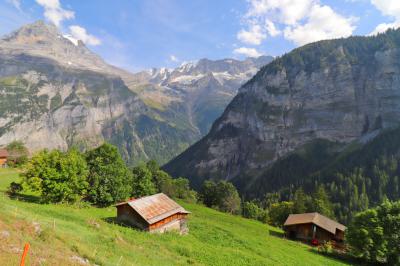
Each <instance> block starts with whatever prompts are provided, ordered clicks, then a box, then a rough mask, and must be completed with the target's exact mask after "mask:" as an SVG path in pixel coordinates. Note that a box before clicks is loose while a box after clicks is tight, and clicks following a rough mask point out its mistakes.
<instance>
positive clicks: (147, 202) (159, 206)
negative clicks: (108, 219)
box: [116, 193, 190, 234]
mask: <svg viewBox="0 0 400 266" xmlns="http://www.w3.org/2000/svg"><path fill="white" fill-rule="evenodd" d="M116 207H117V220H118V221H119V222H122V223H124V224H128V225H131V226H134V227H136V228H139V229H142V230H145V231H149V232H160V233H163V232H166V231H170V230H177V231H179V232H180V233H181V234H185V233H187V232H188V231H189V229H188V227H187V223H186V219H187V215H188V214H189V213H190V212H188V211H186V210H185V209H184V208H183V207H181V206H180V205H179V204H178V203H176V202H175V201H173V200H172V199H170V198H169V197H168V196H167V195H165V194H163V193H159V194H155V195H152V196H147V197H142V198H139V199H131V200H129V201H126V202H122V203H119V204H117V205H116Z"/></svg>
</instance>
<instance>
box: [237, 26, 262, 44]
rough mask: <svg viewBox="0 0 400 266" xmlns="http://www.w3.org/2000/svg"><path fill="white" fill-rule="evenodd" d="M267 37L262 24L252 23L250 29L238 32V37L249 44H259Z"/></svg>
mask: <svg viewBox="0 0 400 266" xmlns="http://www.w3.org/2000/svg"><path fill="white" fill-rule="evenodd" d="M266 37H267V35H266V34H265V31H264V30H263V29H262V28H261V26H260V25H251V26H250V30H248V31H246V30H241V31H239V32H238V34H237V38H238V39H239V40H240V41H241V42H243V43H247V44H253V45H259V44H261V42H262V41H263V40H264V39H265V38H266Z"/></svg>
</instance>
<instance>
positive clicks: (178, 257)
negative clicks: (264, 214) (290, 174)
mask: <svg viewBox="0 0 400 266" xmlns="http://www.w3.org/2000/svg"><path fill="white" fill-rule="evenodd" d="M17 179H18V173H17V172H15V171H14V170H5V169H0V265H4V266H8V265H10V266H11V265H18V261H19V257H20V254H21V251H22V248H23V245H24V243H25V242H27V241H28V242H29V243H30V244H31V249H30V253H29V256H28V263H27V265H79V262H78V260H79V259H87V260H88V261H89V262H90V264H91V265H93V264H98V265H119V266H122V265H127V266H128V265H129V266H130V265H187V264H191V265H231V266H232V265H345V263H344V262H340V261H337V260H334V259H332V258H328V257H324V256H322V255H319V254H317V253H316V252H315V251H314V250H313V249H312V248H310V247H309V246H306V245H303V244H300V243H297V242H293V241H288V240H285V239H282V238H281V237H280V234H281V231H280V230H278V229H275V228H272V227H269V226H266V225H264V224H262V223H259V222H257V221H252V220H247V219H244V218H240V217H235V216H231V215H228V214H223V213H220V212H217V211H214V210H212V209H208V208H205V207H202V206H200V205H195V204H185V203H182V205H183V206H184V207H185V208H187V209H188V210H190V211H191V212H192V215H191V217H190V221H189V228H190V233H189V235H186V236H179V235H177V234H175V233H169V234H164V235H157V234H155V235H150V234H148V233H145V232H141V231H137V230H134V229H131V228H127V227H122V226H119V225H115V224H113V223H112V222H111V221H112V218H113V217H114V216H115V215H116V211H115V208H113V207H110V208H104V209H99V208H93V207H87V208H83V207H81V208H79V207H77V206H66V205H41V204H37V203H35V202H34V201H35V197H34V196H33V195H31V196H25V197H24V198H25V199H24V200H22V199H20V200H15V199H14V200H13V199H10V198H8V197H7V196H6V195H5V193H4V192H5V190H6V187H7V186H8V185H9V183H10V182H12V181H14V180H17Z"/></svg>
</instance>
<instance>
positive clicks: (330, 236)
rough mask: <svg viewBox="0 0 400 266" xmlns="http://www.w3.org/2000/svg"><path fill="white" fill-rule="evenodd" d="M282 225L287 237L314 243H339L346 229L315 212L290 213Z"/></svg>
mask: <svg viewBox="0 0 400 266" xmlns="http://www.w3.org/2000/svg"><path fill="white" fill-rule="evenodd" d="M283 226H284V230H285V234H286V236H287V237H289V238H292V239H301V240H305V241H310V242H311V241H313V242H314V243H323V242H327V241H335V242H338V243H341V242H343V240H344V232H345V230H346V226H344V225H342V224H340V223H338V222H336V221H334V220H332V219H329V218H328V217H326V216H323V215H321V214H319V213H317V212H314V213H302V214H290V215H289V217H288V218H287V219H286V221H285V223H284V225H283Z"/></svg>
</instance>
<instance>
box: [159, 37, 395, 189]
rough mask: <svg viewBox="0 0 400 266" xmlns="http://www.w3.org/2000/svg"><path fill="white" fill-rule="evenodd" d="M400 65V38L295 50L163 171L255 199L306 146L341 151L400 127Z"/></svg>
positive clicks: (271, 66) (356, 40)
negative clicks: (223, 185)
mask: <svg viewBox="0 0 400 266" xmlns="http://www.w3.org/2000/svg"><path fill="white" fill-rule="evenodd" d="M399 59H400V31H390V32H388V33H386V34H384V35H379V36H377V37H351V38H348V39H340V40H332V41H322V42H318V43H314V44H310V45H306V46H304V47H302V48H299V49H296V50H294V51H292V52H291V53H289V54H287V55H284V56H283V57H281V58H278V59H276V60H274V61H273V62H272V63H270V64H268V65H267V66H265V67H263V68H262V69H261V70H260V71H259V72H258V73H257V74H256V75H255V76H254V77H253V78H252V79H251V80H250V81H249V82H247V83H246V84H245V85H244V86H243V87H241V89H240V90H239V93H238V95H237V96H236V97H235V98H234V99H233V101H232V102H231V103H230V104H229V106H228V107H227V108H226V110H225V112H224V113H223V115H222V116H221V117H220V118H219V119H218V120H217V121H216V122H215V123H214V125H213V126H212V129H211V131H210V133H209V134H208V135H207V136H206V137H205V138H203V139H202V140H201V141H199V142H198V143H196V144H195V145H193V146H192V147H191V148H189V149H188V150H187V151H185V152H184V153H182V154H181V155H179V156H178V157H177V158H176V159H174V160H172V161H171V162H170V163H168V164H167V165H166V166H165V169H166V170H167V171H169V172H170V173H172V174H173V175H183V176H188V177H191V178H192V182H193V184H195V185H196V186H199V185H200V184H201V183H202V181H203V180H204V179H207V178H219V179H227V180H231V181H232V182H234V183H235V184H237V185H238V186H239V188H240V189H241V190H242V192H250V191H252V190H257V189H258V186H259V184H260V182H264V183H267V184H268V180H264V179H268V178H269V175H268V174H266V173H268V171H269V170H270V169H272V168H273V165H274V163H275V162H277V161H278V160H280V159H282V158H285V157H287V156H288V155H290V154H291V153H293V152H296V151H300V150H301V149H303V148H304V147H305V145H311V143H314V142H315V141H318V140H324V141H326V142H328V143H332V145H333V146H335V147H336V148H335V149H336V151H338V149H340V147H345V146H346V144H347V143H350V142H352V141H357V140H362V139H368V138H369V137H371V136H375V135H376V134H377V132H379V130H381V129H384V128H390V127H393V126H396V125H398V124H399V122H400V65H399V64H398V62H399ZM306 167H308V166H307V165H305V166H304V168H306ZM314 170H318V169H314ZM274 182H275V183H279V180H274ZM270 184H271V186H272V185H273V183H270ZM263 189H264V192H265V191H267V190H269V188H268V186H265V187H264V188H263ZM261 192H262V191H261ZM261 192H260V193H261Z"/></svg>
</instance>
